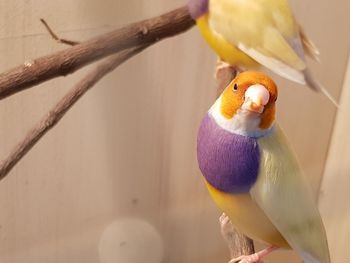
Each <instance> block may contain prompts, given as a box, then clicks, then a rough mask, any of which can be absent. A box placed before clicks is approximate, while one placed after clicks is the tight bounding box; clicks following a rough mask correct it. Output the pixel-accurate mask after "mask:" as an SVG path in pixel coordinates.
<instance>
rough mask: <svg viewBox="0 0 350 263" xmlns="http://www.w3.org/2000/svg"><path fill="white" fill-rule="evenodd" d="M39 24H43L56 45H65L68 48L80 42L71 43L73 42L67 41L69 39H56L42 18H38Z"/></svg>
mask: <svg viewBox="0 0 350 263" xmlns="http://www.w3.org/2000/svg"><path fill="white" fill-rule="evenodd" d="M40 21H41V23H43V25H44V26H45V28H46V30H47V31H48V32H49V34H50V35H51V37H52V38H53V39H54V40H56V41H57V42H58V43H61V44H66V45H69V46H75V45H78V44H80V42H78V41H73V40H69V39H65V38H60V37H58V36H57V35H56V34H55V33H54V32H53V31H52V29H51V27H50V26H49V25H48V24H47V22H46V21H45V19H44V18H40Z"/></svg>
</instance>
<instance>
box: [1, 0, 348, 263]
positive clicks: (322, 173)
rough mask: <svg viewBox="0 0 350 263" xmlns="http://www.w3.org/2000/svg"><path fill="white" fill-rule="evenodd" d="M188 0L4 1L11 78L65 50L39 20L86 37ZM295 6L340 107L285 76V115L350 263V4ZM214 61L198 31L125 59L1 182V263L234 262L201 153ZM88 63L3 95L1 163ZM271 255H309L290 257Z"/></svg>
mask: <svg viewBox="0 0 350 263" xmlns="http://www.w3.org/2000/svg"><path fill="white" fill-rule="evenodd" d="M184 4H185V1H184V0H181V1H180V0H148V1H142V0H128V1H122V0H104V1H98V0H74V1H71V0H61V1H44V0H35V1H34V0H12V1H6V0H0V56H1V59H0V72H3V71H6V70H7V69H9V68H11V67H13V66H16V65H18V64H21V63H23V62H25V61H30V60H31V59H33V58H36V57H38V56H42V55H45V54H49V53H51V52H53V51H56V50H60V49H63V48H65V47H64V46H63V45H61V44H58V43H56V42H55V41H53V40H52V39H51V37H50V36H49V35H48V34H47V32H46V30H45V29H44V27H43V26H42V24H41V23H40V21H39V18H45V19H46V20H47V22H48V23H49V24H50V25H51V27H52V28H53V29H54V31H55V32H56V33H57V34H58V35H60V36H61V37H65V38H68V39H72V40H78V41H79V40H84V39H88V38H90V37H92V36H95V35H97V34H100V33H103V32H107V31H109V30H112V29H113V28H116V27H120V26H122V25H125V24H127V23H130V22H134V21H137V20H141V19H144V18H148V17H151V16H155V15H159V14H161V13H164V12H165V11H169V10H171V9H173V8H175V7H179V6H181V5H184ZM291 5H292V6H293V8H294V11H295V14H296V16H297V17H298V19H299V20H300V21H301V23H302V24H303V26H304V28H305V30H306V32H307V33H308V34H309V36H310V37H311V38H312V39H313V40H314V42H315V43H317V45H318V47H319V48H320V50H321V60H322V63H321V64H315V63H312V62H310V67H311V69H312V71H313V72H314V75H316V76H318V77H319V79H320V81H322V82H323V83H324V85H325V86H326V87H327V88H328V90H329V91H330V93H331V94H332V95H333V96H335V97H336V98H341V108H340V109H339V110H338V111H337V110H336V109H335V108H334V107H333V106H332V105H331V103H329V102H328V101H327V100H326V99H325V98H324V97H323V96H321V95H316V94H314V93H312V92H311V91H309V90H308V89H306V88H304V87H301V86H298V85H296V84H293V83H290V82H287V81H284V80H282V79H280V78H278V77H276V76H274V77H275V80H276V81H277V83H278V85H279V87H280V97H279V100H278V120H279V122H280V123H281V125H282V127H283V128H284V129H285V131H286V133H287V135H288V137H289V139H290V142H291V143H292V145H293V147H294V149H295V151H296V153H297V155H298V157H299V159H300V162H301V164H302V166H303V169H304V170H305V172H306V175H307V178H308V180H309V182H310V184H312V188H313V191H314V193H315V194H318V193H320V195H319V201H320V209H321V213H322V215H323V217H324V222H325V226H326V229H327V232H328V237H329V243H330V249H331V254H332V258H333V263H344V262H350V256H349V254H348V253H346V252H347V248H348V240H347V239H348V237H349V236H350V211H349V209H348V205H347V202H348V201H347V200H349V197H350V194H349V192H350V191H349V186H350V179H349V177H348V174H349V172H350V164H349V163H348V158H349V156H350V140H349V135H348V130H349V128H350V122H349V117H348V115H349V114H350V106H349V104H348V103H346V102H348V101H350V66H349V67H348V54H349V47H350V34H349V26H350V19H349V15H348V10H349V9H350V3H349V1H347V0H337V1H336V2H334V1H331V0H309V1H302V0H293V1H291ZM215 60H216V57H215V55H214V54H213V52H212V51H211V50H210V49H209V48H208V47H207V45H206V44H205V43H204V42H203V40H202V39H201V38H200V36H199V33H198V31H197V30H196V29H195V28H193V29H192V30H190V31H189V32H187V33H185V34H182V35H180V36H177V37H175V38H172V39H168V40H165V41H162V42H161V43H158V44H157V45H155V46H153V47H151V48H149V49H147V50H146V51H145V52H143V53H142V54H140V55H138V56H137V57H135V58H133V59H131V60H130V61H128V62H127V63H126V64H123V65H122V66H121V67H120V68H118V69H117V70H116V71H115V72H113V73H112V74H110V75H109V76H108V77H106V78H104V79H103V80H102V81H101V82H100V83H99V84H98V85H96V87H94V88H93V89H92V90H91V91H90V92H89V93H88V94H87V95H86V96H85V97H84V98H83V99H81V100H80V101H79V102H78V104H77V105H76V106H74V108H73V109H72V110H71V111H70V112H69V113H68V114H67V115H66V117H64V119H63V120H62V121H61V122H60V123H59V124H58V126H57V127H56V128H55V129H54V130H52V131H51V132H50V133H49V134H47V136H45V137H44V139H43V140H41V141H40V142H39V144H38V145H36V146H35V147H34V148H33V150H32V151H30V153H29V154H28V155H27V156H26V157H25V158H24V159H23V160H22V161H21V162H20V163H19V165H17V166H16V167H15V168H14V169H13V170H12V172H11V174H10V175H9V177H7V178H6V179H5V180H3V181H1V182H0V211H1V212H0V262H4V263H20V262H27V263H32V262H33V263H34V262H52V263H56V262H57V263H58V262H67V263H70V262H71V263H73V262H85V263H92V262H101V263H111V262H118V263H119V262H126V263H134V262H154V263H158V262H159V263H160V262H170V263H171V262H191V263H195V262H198V263H199V262H200V263H209V262H210V263H212V262H228V260H229V253H228V249H227V247H226V244H225V243H224V241H223V239H222V237H221V236H220V231H219V225H218V217H219V215H220V212H219V211H218V209H217V208H216V207H215V206H214V204H213V202H212V200H211V199H210V198H209V195H208V194H207V191H206V189H205V186H204V184H203V180H202V178H201V175H200V172H199V169H198V167H197V162H196V155H195V142H196V132H197V128H198V125H199V122H200V120H201V118H202V116H203V115H204V114H205V112H206V111H207V110H208V108H209V107H210V105H211V104H212V103H213V101H214V99H215V93H216V84H215V81H214V79H213V72H214V65H215ZM87 70H88V69H84V70H81V71H79V72H78V73H76V74H74V75H71V76H67V77H66V78H63V77H62V78H57V79H55V80H53V81H50V82H46V83H44V84H42V85H40V86H39V87H36V88H33V89H30V90H27V91H25V92H22V93H20V94H17V95H14V96H12V97H10V98H7V99H5V100H2V101H1V103H0V119H1V129H0V145H1V147H0V158H4V157H5V156H6V155H7V154H8V153H9V151H10V150H11V149H12V147H13V146H14V145H15V144H16V143H17V142H18V141H19V140H20V139H21V138H22V136H23V135H24V134H25V133H26V132H27V131H28V130H29V129H30V128H31V127H32V126H33V125H34V124H35V123H36V122H37V121H38V120H39V119H41V117H42V116H43V115H44V114H45V113H46V112H47V110H48V109H49V108H50V107H52V105H53V104H54V103H55V102H56V101H58V100H59V98H60V97H62V96H63V95H64V94H65V93H66V92H67V91H68V90H69V89H70V88H71V87H72V86H73V85H74V84H75V83H76V82H77V81H78V80H79V79H80V78H81V77H82V76H84V74H86V72H87ZM347 71H348V73H347V74H346V72H347ZM346 76H348V77H346ZM296 194H297V193H296ZM268 261H269V262H271V263H274V262H275V263H277V262H286V263H296V262H301V261H300V260H299V259H298V257H297V256H296V255H295V254H294V253H293V252H288V251H278V252H276V253H274V254H273V255H271V256H270V257H269V258H268Z"/></svg>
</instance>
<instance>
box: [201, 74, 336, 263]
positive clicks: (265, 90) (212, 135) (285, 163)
mask: <svg viewBox="0 0 350 263" xmlns="http://www.w3.org/2000/svg"><path fill="white" fill-rule="evenodd" d="M276 100H277V87H276V84H275V83H274V81H273V80H272V79H270V78H269V77H268V76H266V75H264V74H263V73H259V72H243V73H241V74H239V75H238V76H237V77H236V78H235V79H234V80H233V81H232V82H231V83H230V84H229V85H228V87H227V88H226V89H225V90H224V92H223V93H222V94H221V96H220V97H219V98H218V99H217V101H216V102H215V103H214V105H213V106H212V107H211V108H210V110H209V112H208V114H207V115H206V116H205V117H204V119H203V121H202V123H201V125H200V128H199V132H198V144H197V156H198V163H199V168H200V170H201V172H202V174H203V176H204V178H205V182H206V185H207V188H208V190H209V192H210V194H211V196H212V198H213V199H214V201H215V203H216V204H217V205H218V207H219V208H220V209H221V210H222V211H223V212H224V213H225V214H226V215H227V216H228V217H229V218H230V220H231V221H232V223H233V225H234V226H235V227H236V228H237V229H238V230H240V231H241V232H242V233H244V234H245V235H247V236H248V237H250V238H252V239H255V240H258V241H261V242H263V243H266V244H269V245H270V246H271V247H269V248H267V249H265V250H264V251H263V252H261V253H259V254H258V258H257V255H256V254H255V255H254V256H247V257H244V259H243V258H242V261H241V262H247V263H253V262H261V261H260V260H261V258H260V257H261V255H265V254H267V253H269V252H270V251H272V250H273V248H274V247H279V248H292V249H294V250H295V251H296V252H297V253H298V254H299V255H300V257H301V258H302V259H303V260H304V261H305V262H306V263H330V257H329V251H328V245H327V238H326V233H325V230H324V226H323V223H322V220H321V217H320V214H319V212H318V209H317V206H316V203H315V201H314V199H313V197H312V195H311V191H310V190H309V188H308V185H307V183H306V182H305V181H304V178H303V175H302V171H301V169H300V166H299V164H298V162H297V160H296V157H295V154H294V152H293V151H292V150H291V148H290V147H289V145H288V142H287V139H286V137H285V136H284V134H283V132H282V131H281V129H280V128H279V126H278V125H277V123H276V122H275V111H276V106H275V102H276ZM235 260H237V259H235ZM244 260H246V261H244ZM232 262H237V261H232Z"/></svg>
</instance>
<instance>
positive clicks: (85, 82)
mask: <svg viewBox="0 0 350 263" xmlns="http://www.w3.org/2000/svg"><path fill="white" fill-rule="evenodd" d="M145 48H147V46H144V45H142V46H141V47H133V48H130V49H127V50H124V51H122V52H120V53H119V54H116V55H113V56H111V57H110V58H107V59H106V61H104V62H102V63H101V64H99V65H98V66H97V67H96V68H95V69H93V70H92V71H91V72H90V73H89V74H87V75H86V76H85V78H83V79H82V80H81V81H79V82H78V83H77V84H76V86H75V87H73V88H72V89H71V90H70V91H69V92H68V93H67V94H66V95H65V96H64V97H63V98H62V99H61V100H60V101H59V102H58V103H57V104H56V105H55V106H54V107H53V108H52V109H51V110H50V111H49V112H48V113H47V114H46V115H45V117H44V118H43V119H42V120H41V121H40V122H39V123H38V124H37V125H35V127H34V128H33V129H31V130H30V131H29V132H28V133H27V135H26V136H25V137H24V139H23V140H21V141H20V142H19V143H18V144H17V146H16V147H15V148H14V149H13V151H12V152H11V153H10V154H9V155H8V157H7V158H6V159H5V160H4V161H2V162H1V164H0V180H2V179H4V178H5V177H6V175H8V173H9V172H10V171H11V169H12V168H13V167H14V166H15V165H16V164H17V163H18V162H19V161H20V160H21V159H22V158H23V157H24V156H25V155H26V153H28V151H29V150H30V149H31V148H33V146H34V145H35V144H36V143H37V142H38V141H39V140H40V139H41V138H42V137H43V136H44V135H45V134H46V133H47V132H48V131H49V130H50V129H51V128H53V127H54V126H55V125H56V124H57V123H58V122H59V121H60V120H61V118H62V117H63V116H64V115H65V114H66V113H67V111H68V110H69V109H70V108H71V107H72V106H73V105H74V104H75V103H76V102H77V101H78V100H79V98H81V97H82V96H83V95H84V94H85V93H86V92H87V91H88V90H89V89H90V88H91V87H93V86H94V85H95V84H96V83H97V82H98V81H99V80H101V79H102V78H103V77H104V76H105V75H106V74H108V73H109V72H111V71H112V70H114V69H115V68H117V67H118V66H119V65H120V64H122V63H123V62H125V61H126V60H128V59H129V58H131V57H132V56H134V55H136V54H137V53H139V52H141V51H142V50H144V49H145Z"/></svg>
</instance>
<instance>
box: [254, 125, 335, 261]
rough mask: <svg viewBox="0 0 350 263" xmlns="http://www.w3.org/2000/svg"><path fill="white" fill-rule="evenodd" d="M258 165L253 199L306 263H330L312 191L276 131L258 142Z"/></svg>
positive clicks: (282, 136)
mask: <svg viewBox="0 0 350 263" xmlns="http://www.w3.org/2000/svg"><path fill="white" fill-rule="evenodd" d="M258 143H259V146H260V149H261V165H260V174H259V177H258V180H257V182H256V184H255V185H254V187H253V188H252V190H251V195H252V198H253V199H254V200H255V202H256V203H257V204H258V205H259V207H260V208H261V209H262V210H263V211H264V212H265V214H266V215H267V217H268V218H269V219H270V220H271V222H272V223H273V224H274V225H275V227H276V228H277V229H278V230H279V231H280V233H281V234H282V236H283V237H284V238H285V239H286V240H287V242H288V243H289V244H290V246H291V247H292V248H293V249H294V250H296V252H297V253H298V254H299V255H300V256H301V257H302V258H303V259H304V260H305V262H307V263H330V257H329V250H328V245H327V237H326V233H325V229H324V226H323V223H322V219H321V216H320V214H319V212H318V209H317V206H316V202H315V201H314V199H313V197H312V195H311V190H310V189H309V188H308V185H307V183H306V181H305V179H304V178H303V175H302V172H301V169H300V166H299V164H298V162H297V160H296V157H295V154H294V153H293V151H292V150H291V149H290V148H289V146H288V142H287V140H286V138H285V136H284V135H283V132H282V131H281V129H280V128H279V127H276V130H275V131H274V133H273V134H272V135H271V136H268V137H264V138H261V139H259V141H258Z"/></svg>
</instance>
